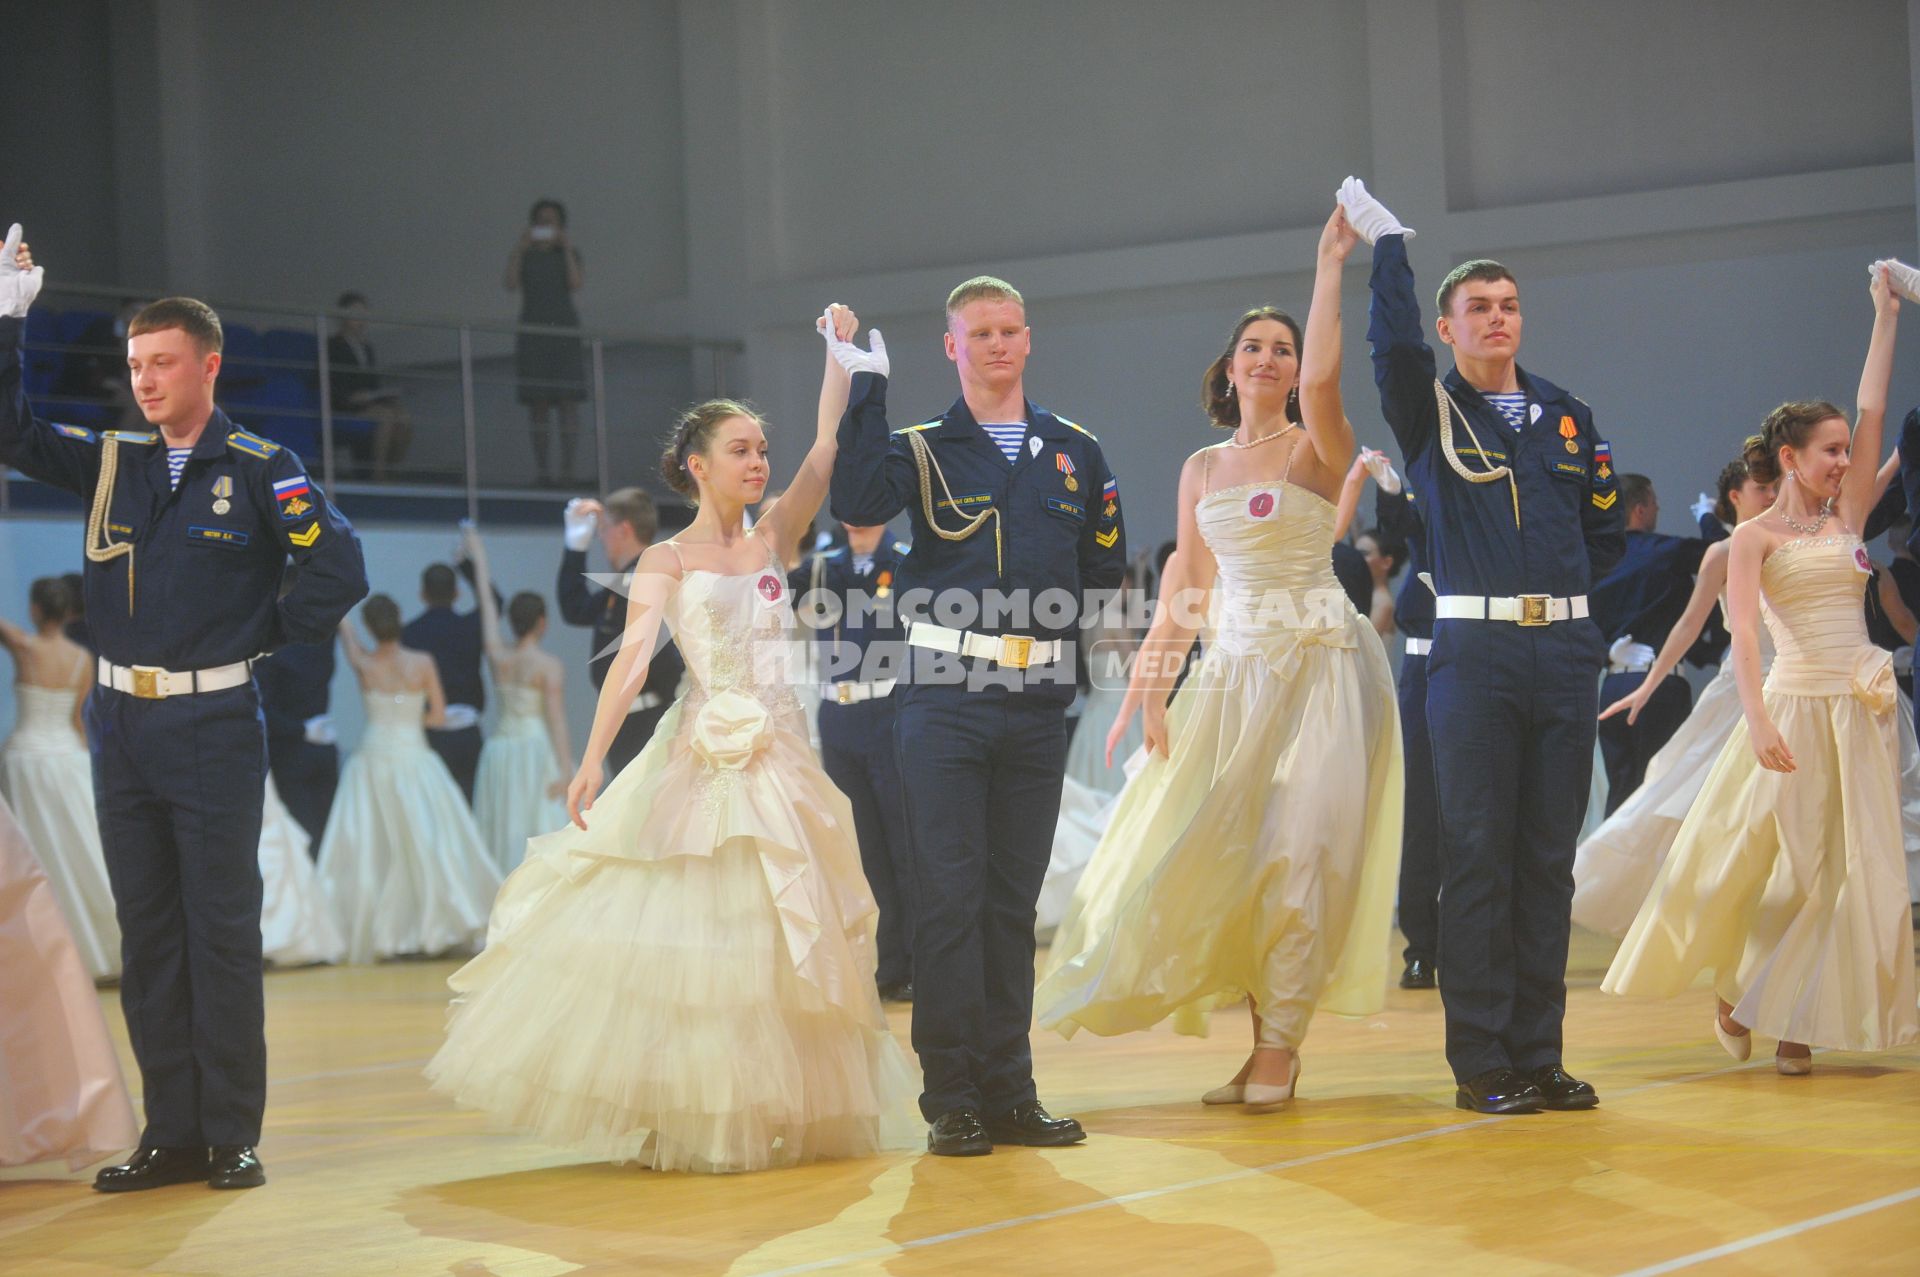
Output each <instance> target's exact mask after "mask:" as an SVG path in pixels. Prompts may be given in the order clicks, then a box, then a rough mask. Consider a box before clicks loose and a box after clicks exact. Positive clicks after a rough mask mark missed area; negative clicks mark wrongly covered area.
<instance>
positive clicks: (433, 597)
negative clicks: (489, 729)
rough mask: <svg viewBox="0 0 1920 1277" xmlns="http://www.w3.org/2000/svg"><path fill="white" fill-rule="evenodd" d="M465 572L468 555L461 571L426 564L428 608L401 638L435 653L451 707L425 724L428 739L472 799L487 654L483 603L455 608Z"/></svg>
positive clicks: (423, 590) (481, 741) (423, 598)
mask: <svg viewBox="0 0 1920 1277" xmlns="http://www.w3.org/2000/svg"><path fill="white" fill-rule="evenodd" d="M461 576H465V577H466V578H467V582H468V584H469V585H471V584H472V583H473V564H472V563H471V562H470V561H468V560H467V559H466V558H464V557H462V559H461V561H460V571H459V573H458V574H456V573H455V572H454V570H453V569H452V568H450V567H448V566H447V565H446V564H444V563H429V564H428V565H427V566H426V568H425V570H423V571H422V572H421V573H420V602H421V603H422V604H424V605H425V610H424V611H422V612H421V613H420V615H418V616H416V617H414V618H413V619H412V620H411V621H408V622H407V625H406V628H405V629H404V630H402V631H401V632H400V641H401V642H402V643H404V644H406V645H407V646H408V647H410V648H412V649H413V650H414V651H416V652H425V653H426V654H427V655H428V656H431V657H432V658H433V664H434V667H435V669H436V670H437V671H438V673H439V675H440V688H441V690H442V691H443V692H445V693H446V697H447V712H446V714H445V716H444V717H443V718H442V720H441V722H440V725H439V726H437V727H429V728H428V729H427V743H428V744H429V745H431V746H433V752H434V753H436V754H438V755H440V761H441V762H443V763H445V764H446V765H447V770H448V771H450V772H452V773H453V779H454V783H455V784H457V785H459V786H460V792H461V793H462V794H465V795H466V798H467V802H468V803H469V804H471V803H472V802H473V778H474V775H475V773H476V772H477V771H478V770H479V767H480V751H481V749H483V748H484V747H485V745H486V738H485V736H484V735H483V734H482V732H481V730H480V718H481V715H483V714H484V713H486V709H487V682H486V679H485V678H484V677H482V675H481V671H480V664H481V658H482V656H483V655H484V645H483V644H482V642H481V638H480V609H479V608H478V607H475V608H474V609H473V610H472V611H469V612H456V611H454V603H455V602H456V601H457V600H458V599H459V597H460V577H461ZM492 601H493V605H494V606H495V607H496V608H497V607H499V606H500V597H499V595H498V594H497V593H496V594H495V595H494V597H493V600H492Z"/></svg>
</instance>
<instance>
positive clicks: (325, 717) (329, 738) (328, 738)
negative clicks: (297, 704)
mask: <svg viewBox="0 0 1920 1277" xmlns="http://www.w3.org/2000/svg"><path fill="white" fill-rule="evenodd" d="M302 728H303V730H302V731H301V735H302V736H304V737H306V741H307V744H309V745H332V744H335V743H337V742H338V741H339V739H340V737H339V736H338V735H337V734H336V733H335V732H334V730H333V716H332V715H331V714H315V715H314V716H313V717H312V718H309V719H308V720H307V721H306V722H305V723H304V724H303V725H302Z"/></svg>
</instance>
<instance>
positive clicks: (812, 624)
mask: <svg viewBox="0 0 1920 1277" xmlns="http://www.w3.org/2000/svg"><path fill="white" fill-rule="evenodd" d="M907 552H908V547H907V546H906V545H905V544H904V543H902V542H899V541H894V540H892V539H890V538H886V537H882V538H881V540H880V544H878V545H876V546H875V547H874V548H873V562H872V564H870V565H869V566H868V568H867V570H866V571H864V572H862V571H861V570H860V569H859V568H858V567H856V566H855V564H854V561H853V551H852V550H850V549H848V548H847V547H846V546H844V545H842V546H836V547H835V548H833V549H831V550H822V551H820V552H819V553H817V554H810V555H808V556H807V557H806V558H805V559H804V560H802V561H801V564H800V566H799V567H797V568H795V569H793V571H791V572H789V573H788V574H787V588H788V589H790V590H792V591H793V602H794V612H795V614H796V615H797V616H798V617H799V618H800V623H801V625H803V626H805V627H806V628H808V629H810V630H812V631H813V636H814V641H815V642H817V643H819V644H820V675H821V678H822V679H824V680H825V681H827V682H830V683H844V682H847V681H850V680H851V681H855V682H869V681H872V680H874V679H880V678H898V677H900V676H901V674H902V673H903V671H902V669H901V668H900V664H899V663H900V661H901V659H902V652H903V651H904V643H905V640H906V637H907V634H906V626H905V625H904V624H902V623H901V620H900V615H899V608H898V606H897V604H898V603H899V599H900V596H899V594H898V592H897V591H896V590H895V588H894V586H895V584H896V581H897V578H898V577H899V575H900V565H901V564H902V563H903V562H904V561H905V560H906V557H907ZM815 591H818V592H820V594H822V595H831V596H832V600H833V601H832V602H831V603H828V602H827V601H826V600H825V599H824V598H823V599H815V598H813V597H812V596H813V594H814V592H815ZM816 605H820V606H822V607H823V609H824V610H822V611H820V612H819V613H818V614H817V615H816V614H815V606H816ZM869 652H871V653H873V657H874V659H873V661H872V662H871V663H869V662H868V660H867V654H868V653H869Z"/></svg>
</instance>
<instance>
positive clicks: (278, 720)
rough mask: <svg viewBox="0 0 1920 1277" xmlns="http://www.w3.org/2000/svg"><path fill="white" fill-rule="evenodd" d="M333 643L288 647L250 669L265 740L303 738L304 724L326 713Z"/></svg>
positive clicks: (305, 726) (288, 645)
mask: <svg viewBox="0 0 1920 1277" xmlns="http://www.w3.org/2000/svg"><path fill="white" fill-rule="evenodd" d="M333 661H334V645H333V644H332V643H289V644H287V645H286V646H285V647H283V648H281V649H280V650H279V651H277V652H275V653H274V654H273V655H271V656H269V657H268V658H267V659H266V660H264V661H261V662H260V663H259V664H258V665H255V666H254V667H253V677H254V681H255V682H257V683H259V684H260V710H261V712H262V713H264V714H265V715H266V716H267V735H268V736H304V735H305V734H306V730H307V720H308V719H310V718H315V717H318V716H319V715H321V714H324V713H326V712H327V709H328V706H329V703H330V696H329V689H330V688H331V687H332V685H333Z"/></svg>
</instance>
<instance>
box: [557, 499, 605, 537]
mask: <svg viewBox="0 0 1920 1277" xmlns="http://www.w3.org/2000/svg"><path fill="white" fill-rule="evenodd" d="M560 518H561V521H562V522H563V523H564V524H565V525H566V534H565V535H566V541H567V548H568V549H569V550H584V549H586V548H587V547H588V546H589V545H591V544H593V529H594V525H595V524H597V523H599V522H600V503H599V502H598V501H594V500H591V499H589V498H587V497H575V498H574V499H573V500H571V501H569V502H567V508H566V510H565V512H564V513H562V514H561V516H560Z"/></svg>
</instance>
